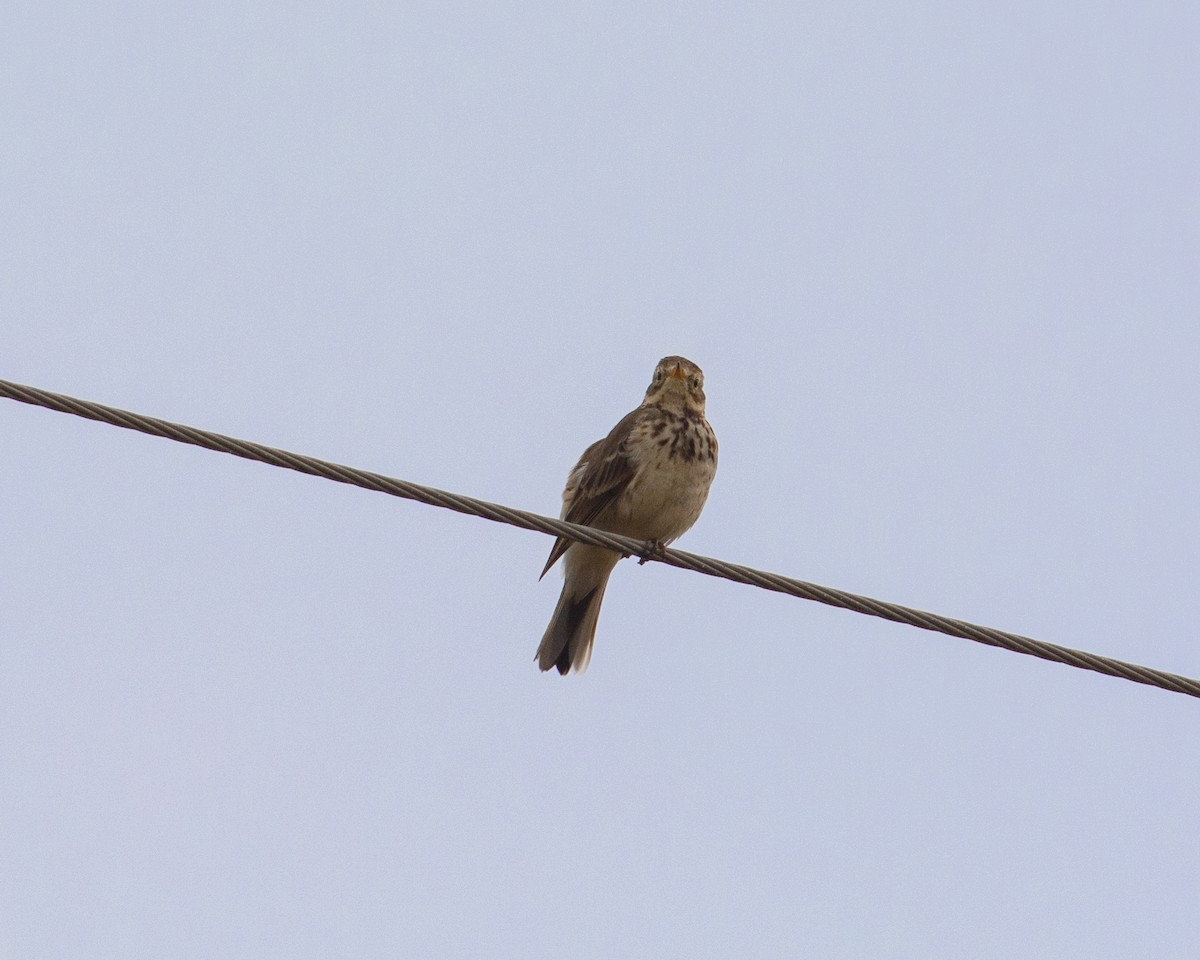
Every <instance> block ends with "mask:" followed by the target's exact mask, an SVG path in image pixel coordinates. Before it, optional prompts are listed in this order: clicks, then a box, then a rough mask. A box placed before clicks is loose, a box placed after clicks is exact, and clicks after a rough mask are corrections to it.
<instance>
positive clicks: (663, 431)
mask: <svg viewBox="0 0 1200 960" xmlns="http://www.w3.org/2000/svg"><path fill="white" fill-rule="evenodd" d="M704 406H705V397H704V371H702V370H701V369H700V368H699V367H698V366H696V364H694V363H693V362H692V361H691V360H688V359H686V358H684V357H664V358H663V359H662V360H660V361H659V362H658V365H657V366H656V367H655V368H654V378H653V379H652V380H651V381H650V386H649V388H648V389H647V390H646V396H645V399H643V400H642V402H641V405H640V406H638V407H637V408H636V409H635V410H632V411H631V412H630V413H628V414H626V415H625V416H624V417H623V418H622V419H621V420H620V422H619V423H618V424H617V425H616V426H615V427H613V428H612V431H611V432H610V433H609V434H608V436H607V437H605V438H604V439H603V440H597V441H596V442H595V443H593V444H592V445H591V446H590V447H588V448H587V449H586V450H585V451H584V452H583V456H581V457H580V458H579V462H578V463H577V464H575V467H574V469H573V470H572V471H571V472H570V474H569V475H568V477H567V485H566V489H564V490H563V495H562V499H563V506H562V513H561V514H560V516H561V518H562V519H563V520H567V521H569V522H571V523H580V524H584V525H587V526H592V527H597V528H599V529H601V530H607V531H608V532H610V533H618V534H623V535H625V536H627V537H636V538H637V539H639V540H647V541H650V542H651V543H652V544H653V546H654V547H656V548H659V549H661V547H662V546H664V545H666V544H668V543H670V542H672V541H673V540H676V539H677V538H679V537H680V536H682V535H683V534H684V533H686V532H687V531H688V530H689V529H691V527H692V525H693V524H695V522H696V521H697V520H698V519H699V518H700V512H701V511H702V510H703V509H704V504H705V501H706V500H707V499H708V491H709V487H710V486H711V485H712V481H713V477H714V476H715V475H716V472H717V437H716V434H715V433H713V429H712V427H711V426H709V423H708V420H707V419H705V415H704ZM621 556H622V555H621V554H620V553H617V552H616V551H614V550H606V549H604V548H603V547H594V546H590V545H588V544H583V543H577V542H575V541H573V540H568V539H567V538H565V537H559V538H558V540H557V541H555V544H554V546H553V548H552V549H551V550H550V557H549V559H547V561H546V566H545V568H544V569H543V570H542V577H544V576H545V575H546V573H547V572H548V571H549V570H550V568H551V567H553V566H554V564H555V563H557V562H558V560H559V559H562V561H563V569H564V579H563V588H562V594H561V595H560V596H559V598H558V606H556V607H555V608H554V615H553V616H552V617H551V618H550V625H549V626H548V627H547V628H546V633H545V634H544V635H543V636H542V642H541V644H540V645H539V646H538V650H537V655H536V657H535V659H536V660H537V662H538V666H539V667H540V668H541V669H542V671H543V672H545V671H548V670H550V669H552V668H553V669H557V670H558V672H559V673H560V674H563V675H565V674H567V673H568V672H570V671H572V670H573V671H575V672H576V673H582V672H583V671H584V670H586V669H587V666H588V663H589V662H590V661H591V657H592V643H593V641H594V640H595V636H596V620H597V618H598V617H599V615H600V604H601V602H602V601H603V600H604V589H605V587H606V586H608V578H609V575H610V574H611V573H612V571H613V568H614V567H615V566H616V565H617V561H618V560H620V559H621ZM643 562H644V559H643ZM538 579H541V577H539V578H538Z"/></svg>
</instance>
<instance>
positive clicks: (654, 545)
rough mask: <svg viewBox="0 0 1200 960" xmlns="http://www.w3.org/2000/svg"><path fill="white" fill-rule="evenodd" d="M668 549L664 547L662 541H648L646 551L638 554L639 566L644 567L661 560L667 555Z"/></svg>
mask: <svg viewBox="0 0 1200 960" xmlns="http://www.w3.org/2000/svg"><path fill="white" fill-rule="evenodd" d="M666 550H667V548H666V547H664V546H663V542H662V541H661V540H658V539H655V540H647V541H646V550H645V552H643V553H639V554H638V566H639V567H640V566H642V565H643V564H645V563H648V562H649V561H651V560H661V559H662V558H663V557H664V556H665V555H666Z"/></svg>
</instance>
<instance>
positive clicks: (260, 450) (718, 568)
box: [0, 380, 1200, 697]
mask: <svg viewBox="0 0 1200 960" xmlns="http://www.w3.org/2000/svg"><path fill="white" fill-rule="evenodd" d="M0 396H3V397H7V398H9V399H12V400H19V401H20V402H22V403H28V404H32V405H34V406H39V407H46V408H47V409H50V410H57V411H59V412H60V413H71V414H74V415H75V416H79V417H85V418H87V419H89V420H98V421H100V422H101V423H109V424H112V425H113V426H116V427H124V428H125V429H127V430H137V431H140V432H141V433H148V434H150V435H151V436H155V437H166V438H167V439H169V440H177V441H179V442H180V443H189V444H193V445H195V446H198V447H204V448H206V449H208V450H216V451H218V452H221V453H228V454H232V455H233V456H235V457H242V458H243V459H246V460H257V461H259V462H261V463H268V464H271V465H272V466H276V467H284V468H286V469H288V470H296V471H298V472H300V473H307V474H310V475H312V476H314V477H324V478H325V479H328V480H335V481H337V482H338V483H347V484H352V485H354V486H357V487H363V488H364V489H366V490H377V491H379V492H380V493H387V494H390V495H392V496H394V497H402V498H404V499H406V500H416V501H418V502H419V503H426V504H429V505H430V506H435V507H445V508H446V509H448V510H455V511H457V512H458V513H465V514H468V515H470V516H475V517H483V518H485V519H487V520H495V521H497V522H499V523H507V524H511V525H512V526H514V527H521V528H523V529H525V530H537V531H538V532H540V533H548V534H550V535H551V536H555V537H558V536H562V537H567V538H568V539H571V540H576V541H579V542H581V543H590V544H593V545H595V546H598V547H608V548H609V549H612V550H616V551H619V552H620V553H623V554H627V555H630V556H637V557H641V558H642V559H643V560H654V561H658V562H660V563H666V564H669V565H670V566H673V567H679V568H681V569H683V570H694V571H696V572H697V573H703V574H707V575H708V576H710V577H721V578H723V579H726V580H732V581H734V582H735V583H745V584H749V585H751V586H755V587H761V588H762V589H764V590H773V591H775V592H777V593H786V594H788V595H789V596H793V597H799V598H801V599H803V600H815V601H816V602H818V603H824V604H828V605H829V606H832V607H842V608H844V609H846V610H853V611H854V612H856V613H863V614H867V615H868V616H872V617H881V618H883V619H885V620H893V621H895V622H896V623H905V624H908V625H910V626H914V627H919V628H921V629H922V630H932V631H934V632H936V633H944V634H947V635H949V636H952V637H962V638H963V639H966V640H974V641H976V642H977V643H984V644H987V645H988V646H992V647H1000V648H1002V649H1004V650H1011V651H1013V652H1015V653H1023V654H1026V655H1028V656H1031V657H1040V658H1041V659H1043V660H1051V661H1053V662H1055V663H1065V664H1067V665H1068V666H1072V667H1078V668H1080V669H1082V670H1094V671H1095V672H1096V673H1103V674H1107V675H1108V676H1111V677H1120V678H1121V679H1124V680H1132V681H1134V682H1135V683H1144V684H1148V685H1149V686H1154V687H1161V688H1162V689H1163V690H1170V691H1173V692H1175V693H1183V694H1187V695H1188V696H1191V697H1200V681H1197V680H1193V679H1192V678H1190V677H1184V676H1180V675H1178V674H1174V673H1167V672H1165V671H1163V670H1155V669H1153V668H1152V667H1144V666H1140V665H1138V664H1136V663H1127V662H1126V661H1124V660H1117V659H1114V658H1112V657H1104V656H1100V655H1099V654H1095V653H1088V652H1087V651H1085V650H1075V649H1073V648H1071V647H1063V646H1059V645H1058V644H1054V643H1046V642H1045V641H1042V640H1034V639H1033V638H1032V637H1025V636H1021V635H1020V634H1016V633H1008V632H1006V631H1004V630H995V629H993V628H991V627H983V626H979V625H978V624H974V623H969V622H967V621H965V620H955V619H952V618H950V617H943V616H940V615H938V614H936V613H929V612H927V611H924V610H916V609H914V608H912V607H904V606H901V605H900V604H896V603H888V602H886V601H883V600H874V599H872V598H870V597H864V596H860V595H859V594H855V593H848V592H847V591H845V590H837V589H835V588H833V587H823V586H820V585H819V584H815V583H808V582H806V581H804V580H796V579H793V578H792V577H784V576H781V575H780V574H777V573H769V572H767V571H765V570H756V569H754V568H753V567H745V566H742V565H741V564H737V563H728V562H726V561H724V560H716V559H714V558H712V557H704V556H700V555H699V554H695V553H687V552H686V551H683V550H675V549H670V548H664V549H657V550H656V549H655V548H654V545H653V544H650V543H647V542H645V541H642V540H635V539H633V538H631V537H622V536H618V535H617V534H613V533H606V532H604V531H603V530H597V529H595V528H593V527H584V526H580V525H579V524H575V523H567V522H566V521H563V520H556V519H554V518H552V517H544V516H542V515H540V514H537V513H531V512H529V511H528V510H518V509H515V508H513V507H506V506H503V505H502V504H498V503H489V502H487V501H486V500H477V499H476V498H474V497H467V496H463V495H462V494H457V493H449V492H447V491H445V490H437V489H435V488H433V487H426V486H422V485H421V484H417V483H410V482H408V481H407V480H398V479H396V478H395V477H388V476H384V475H383V474H380V473H372V472H370V471H368V470H359V469H357V468H355V467H347V466H343V465H342V464H337V463H331V462H329V461H327V460H319V459H317V458H316V457H309V456H305V455H304V454H300V453H291V452H289V451H287V450H279V449H277V448H275V447H268V446H264V445H263V444H261V443H253V442H252V441H249V440H238V439H236V438H234V437H227V436H224V435H222V434H219V433H212V432H211V431H208V430H200V429H197V428H196V427H189V426H186V425H184V424H180V423H172V422H171V421H169V420H159V419H157V418H155V417H147V416H144V415H142V414H139V413H131V412H130V411H128V410H119V409H117V408H115V407H109V406H105V405H104V404H100V403H93V402H91V401H89V400H79V399H77V398H75V397H68V396H65V395H63V394H60V393H51V392H50V391H48V390H40V389H38V388H37V387H29V386H24V385H22V384H19V383H11V382H9V381H7V380H0Z"/></svg>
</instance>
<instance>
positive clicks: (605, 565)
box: [537, 550, 619, 674]
mask: <svg viewBox="0 0 1200 960" xmlns="http://www.w3.org/2000/svg"><path fill="white" fill-rule="evenodd" d="M609 552H610V551H607V550H603V551H601V550H597V551H596V553H597V554H601V553H609ZM572 559H574V558H572V557H571V556H570V555H568V557H567V560H568V564H567V576H566V580H565V582H564V583H563V589H562V594H561V596H559V598H558V606H557V607H555V608H554V616H552V617H551V618H550V626H548V627H547V628H546V633H545V634H544V635H543V636H542V643H541V646H539V647H538V652H537V661H538V666H539V667H541V668H542V669H543V670H549V669H551V668H552V667H553V668H557V670H558V672H559V673H562V674H565V673H567V672H568V671H569V670H574V671H575V672H576V673H582V672H583V671H584V670H586V669H587V665H588V661H590V660H591V659H592V641H593V640H595V638H596V620H597V618H598V617H599V616H600V604H601V603H602V602H603V601H604V588H605V587H607V586H608V577H609V574H611V573H612V568H613V567H614V566H615V565H616V562H617V560H618V559H619V558H618V557H617V555H616V554H612V560H611V562H608V558H607V557H605V558H604V559H603V560H602V561H601V563H600V564H586V565H581V564H571V563H570V561H571V560H572Z"/></svg>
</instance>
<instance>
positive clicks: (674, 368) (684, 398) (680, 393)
mask: <svg viewBox="0 0 1200 960" xmlns="http://www.w3.org/2000/svg"><path fill="white" fill-rule="evenodd" d="M643 402H644V403H659V404H662V405H664V406H668V407H680V408H684V409H688V408H690V409H692V410H696V411H698V412H699V413H700V414H701V415H703V414H704V371H703V370H701V369H700V368H699V367H698V366H696V365H695V364H694V363H692V361H691V360H688V359H687V358H685V357H663V358H662V359H661V360H659V361H658V366H657V367H655V368H654V379H653V380H651V381H650V387H649V389H648V390H646V399H645V401H643Z"/></svg>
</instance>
